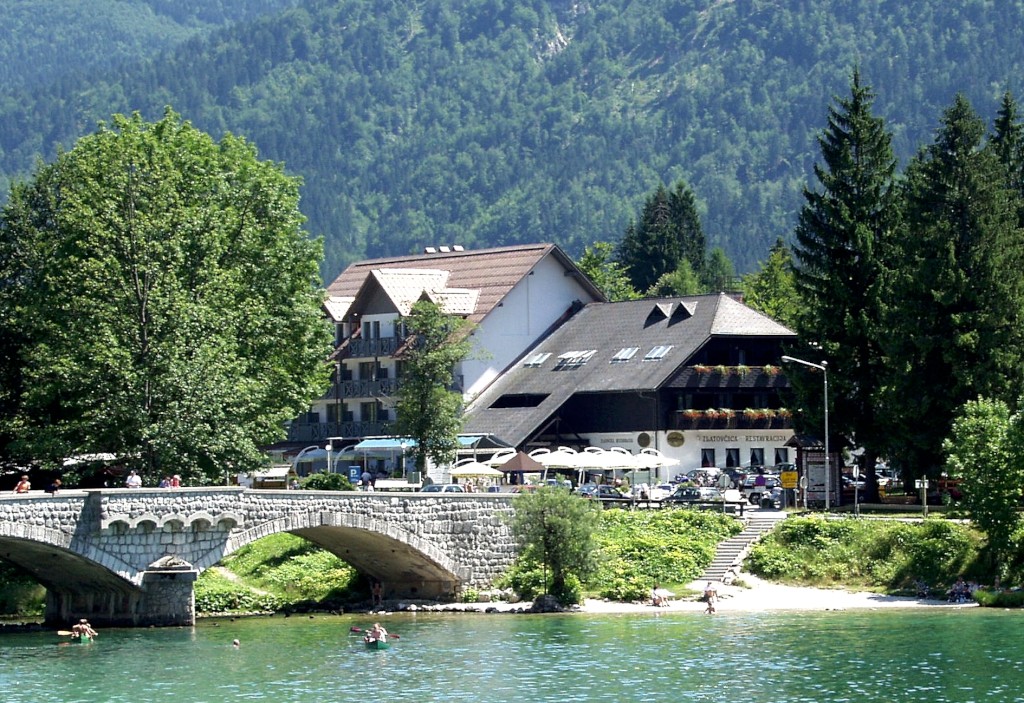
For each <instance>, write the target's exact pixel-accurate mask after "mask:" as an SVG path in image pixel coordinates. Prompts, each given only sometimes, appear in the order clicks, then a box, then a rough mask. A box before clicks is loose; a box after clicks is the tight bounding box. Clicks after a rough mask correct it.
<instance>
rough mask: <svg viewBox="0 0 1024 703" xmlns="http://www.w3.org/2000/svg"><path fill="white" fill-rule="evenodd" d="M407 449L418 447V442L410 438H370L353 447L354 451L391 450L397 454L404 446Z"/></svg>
mask: <svg viewBox="0 0 1024 703" xmlns="http://www.w3.org/2000/svg"><path fill="white" fill-rule="evenodd" d="M403 444H404V445H405V447H406V449H408V448H409V447H415V446H416V440H414V439H409V438H408V437H368V438H366V439H364V440H363V441H362V442H360V443H359V444H357V445H356V446H354V447H352V449H353V451H357V452H365V451H367V450H370V449H391V450H394V451H396V452H400V451H402V445H403Z"/></svg>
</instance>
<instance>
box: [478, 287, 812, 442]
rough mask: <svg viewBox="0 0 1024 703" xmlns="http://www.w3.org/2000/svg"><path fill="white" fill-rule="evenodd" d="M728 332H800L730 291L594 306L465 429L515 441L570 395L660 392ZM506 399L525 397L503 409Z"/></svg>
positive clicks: (482, 404)
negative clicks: (685, 366)
mask: <svg viewBox="0 0 1024 703" xmlns="http://www.w3.org/2000/svg"><path fill="white" fill-rule="evenodd" d="M729 336H745V337H781V338H787V339H792V338H794V337H795V336H796V334H795V333H794V332H793V331H792V330H790V329H788V328H787V327H785V326H783V325H780V324H779V323H777V322H775V321H774V320H772V319H770V318H768V317H766V316H765V315H762V314H761V313H759V312H757V311H755V310H753V309H751V308H749V307H747V306H746V305H743V304H742V303H740V302H738V301H736V300H734V299H733V298H731V297H729V296H727V295H725V294H718V295H703V296H688V297H686V298H682V299H657V300H632V301H626V302H620V303H591V304H590V305H587V306H586V307H584V308H583V309H582V310H580V312H579V313H577V314H576V315H575V316H574V317H573V318H572V319H570V320H569V321H568V322H566V323H565V324H564V325H562V326H561V327H560V328H558V329H557V330H555V331H554V332H552V334H551V335H550V336H549V337H548V338H547V339H544V340H542V341H541V342H539V343H538V344H537V345H536V346H535V347H534V348H533V349H531V350H530V351H528V352H527V353H526V354H525V355H524V356H523V357H522V358H521V359H520V360H519V361H518V362H517V363H516V364H515V365H514V366H512V367H510V368H509V369H507V370H506V372H505V373H503V374H502V375H501V377H499V378H498V379H497V380H496V381H495V382H494V383H493V384H491V386H490V387H488V388H487V389H486V390H485V391H484V392H483V393H481V395H480V396H479V397H478V398H477V399H475V400H474V402H473V403H472V404H471V405H470V407H469V408H468V409H467V413H466V423H465V431H467V432H474V433H477V432H484V431H486V432H489V433H492V434H496V435H498V436H500V437H501V438H502V439H504V440H505V441H507V442H509V443H510V444H512V445H514V446H517V445H519V444H521V443H522V442H523V441H525V439H526V438H527V437H528V436H529V435H530V434H531V433H532V432H533V431H534V430H535V429H536V428H538V427H539V426H540V425H541V424H542V423H543V422H545V421H546V420H547V418H549V417H551V416H552V415H553V414H554V413H555V412H556V411H557V410H558V408H560V407H561V406H562V405H563V404H564V403H565V402H566V401H567V400H568V399H569V398H570V397H571V396H573V395H575V394H578V393H615V392H641V391H651V390H657V389H659V388H661V387H662V386H663V385H664V384H665V383H666V382H667V381H668V380H669V379H671V378H672V377H673V376H674V374H675V373H676V371H677V370H679V368H680V367H682V366H684V365H686V364H687V363H689V361H690V359H691V358H692V357H693V356H694V354H695V353H696V352H697V351H699V350H700V349H701V348H702V347H703V346H704V345H705V344H706V343H707V342H708V341H709V340H710V339H711V338H712V337H729ZM505 397H516V398H519V399H520V400H521V402H520V403H519V406H518V407H502V406H503V405H506V403H503V402H501V401H502V399H503V398H505ZM492 406H494V407H492Z"/></svg>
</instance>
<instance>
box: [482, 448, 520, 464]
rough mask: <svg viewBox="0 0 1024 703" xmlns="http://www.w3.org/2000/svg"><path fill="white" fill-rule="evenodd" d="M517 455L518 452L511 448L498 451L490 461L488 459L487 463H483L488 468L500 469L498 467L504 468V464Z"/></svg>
mask: <svg viewBox="0 0 1024 703" xmlns="http://www.w3.org/2000/svg"><path fill="white" fill-rule="evenodd" d="M515 455H516V450H515V449H511V448H509V449H499V450H498V451H496V452H495V453H494V454H493V455H492V456H491V458H490V459H488V460H487V461H485V462H483V463H485V464H487V465H488V466H492V467H498V466H502V465H503V464H505V463H506V462H507V461H509V460H510V459H511V458H512V457H514V456H515Z"/></svg>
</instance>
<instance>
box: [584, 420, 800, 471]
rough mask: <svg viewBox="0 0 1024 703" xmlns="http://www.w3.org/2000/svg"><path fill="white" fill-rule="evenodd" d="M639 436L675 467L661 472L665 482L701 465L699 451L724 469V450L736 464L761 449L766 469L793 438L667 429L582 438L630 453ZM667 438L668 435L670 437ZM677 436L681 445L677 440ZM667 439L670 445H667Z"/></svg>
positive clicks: (777, 433) (787, 433)
mask: <svg viewBox="0 0 1024 703" xmlns="http://www.w3.org/2000/svg"><path fill="white" fill-rule="evenodd" d="M640 434H647V435H648V436H650V437H651V438H652V441H651V443H650V444H649V445H648V446H650V447H653V448H654V449H657V450H659V451H660V452H661V453H662V454H664V455H665V456H667V457H670V458H672V459H677V460H678V461H679V464H678V465H676V466H669V467H665V468H663V469H661V471H660V472H659V475H658V476H659V479H660V480H662V481H668V480H670V479H671V478H672V477H673V476H675V475H676V474H678V473H686V472H687V471H690V470H692V469H696V468H697V467H699V466H700V465H701V463H700V456H701V450H702V449H714V450H715V461H716V463H717V465H718V466H719V467H724V466H725V450H726V449H734V448H735V449H739V450H740V465H743V464H746V463H747V462H748V461H750V450H751V449H757V448H760V449H764V460H765V464H766V465H767V466H772V465H773V464H774V462H775V450H776V448H784V447H785V446H786V442H788V441H789V440H790V439H792V438H793V430H670V431H666V432H646V433H641V432H595V433H592V434H589V435H586V434H585V435H582V436H583V438H584V439H586V440H587V441H588V442H590V444H591V446H594V447H601V448H603V449H610V448H612V447H622V448H623V449H626V450H628V451H630V452H632V453H634V454H636V453H637V452H639V451H640V450H641V449H642V447H641V446H640V445H639V443H638V442H637V438H638V437H639V436H640ZM670 435H671V436H670ZM680 436H681V437H682V442H680V441H679V438H680ZM670 440H671V442H670ZM795 457H796V450H795V449H790V450H789V458H790V461H793V460H795Z"/></svg>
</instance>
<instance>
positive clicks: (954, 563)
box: [747, 516, 981, 590]
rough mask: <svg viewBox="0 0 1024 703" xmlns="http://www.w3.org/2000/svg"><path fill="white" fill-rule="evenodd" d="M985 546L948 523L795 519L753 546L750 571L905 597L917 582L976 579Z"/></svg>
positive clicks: (960, 527) (973, 533)
mask: <svg viewBox="0 0 1024 703" xmlns="http://www.w3.org/2000/svg"><path fill="white" fill-rule="evenodd" d="M980 543H981V540H980V536H979V535H978V533H977V532H976V531H974V530H972V529H970V528H969V527H967V526H965V525H961V524H957V523H953V522H949V521H946V520H925V521H922V522H901V521H896V520H857V519H854V518H846V519H825V518H823V517H821V516H811V517H800V518H796V517H794V518H789V519H788V520H786V521H785V522H783V523H781V524H780V525H779V526H778V527H777V528H776V530H775V532H774V533H772V534H771V535H767V536H766V537H765V538H764V539H762V540H761V542H759V543H758V544H757V545H755V546H754V548H753V549H752V550H751V553H750V556H749V558H748V560H747V569H748V570H750V571H751V572H752V573H754V574H757V575H759V576H763V577H765V578H770V579H775V580H779V581H785V582H792V583H801V584H806V585H825V586H829V585H848V586H859V587H866V588H879V589H887V590H905V589H908V588H912V587H913V584H914V582H915V581H918V580H921V581H924V582H926V583H928V584H930V585H933V586H934V585H940V584H950V583H952V582H953V581H955V580H956V578H957V577H958V576H965V577H977V576H978V575H979V574H978V570H979V566H978V557H979V553H980V552H979V546H980Z"/></svg>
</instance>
